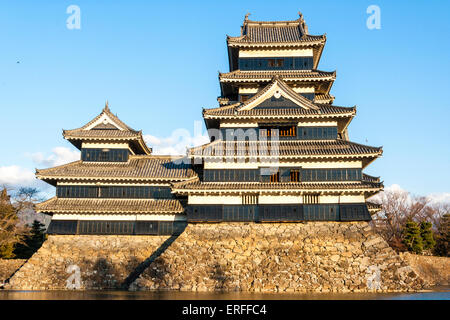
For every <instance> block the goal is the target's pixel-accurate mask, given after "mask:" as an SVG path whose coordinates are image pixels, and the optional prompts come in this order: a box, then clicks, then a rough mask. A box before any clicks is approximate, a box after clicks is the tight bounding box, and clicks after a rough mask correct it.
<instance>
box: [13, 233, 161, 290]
mask: <svg viewBox="0 0 450 320" xmlns="http://www.w3.org/2000/svg"><path fill="white" fill-rule="evenodd" d="M167 238H168V236H85V235H64V236H63V235H49V236H48V239H47V240H46V241H45V242H44V244H43V245H42V247H41V248H40V249H39V250H38V251H37V252H36V253H35V254H34V255H33V256H32V257H31V258H30V259H29V260H28V261H27V263H26V264H25V265H24V266H23V267H22V268H21V269H20V270H19V271H18V272H17V273H16V274H15V275H14V277H12V278H11V279H10V281H9V283H8V284H6V285H5V288H6V289H21V290H53V289H54V290H57V289H67V288H70V287H72V288H74V287H75V288H79V289H116V288H119V287H120V285H121V283H122V282H123V281H124V280H125V279H126V277H127V276H128V275H129V274H130V273H131V272H132V271H133V270H134V269H135V268H136V267H137V266H138V265H139V264H140V263H141V262H142V261H144V260H145V259H146V258H148V257H149V256H151V254H152V253H153V252H154V251H155V250H156V249H157V248H158V247H160V246H161V245H162V244H163V243H164V241H165V240H166V239H167ZM78 274H79V275H80V280H81V281H80V283H79V286H78V283H77V281H76V280H77V279H76V278H77V276H78Z"/></svg>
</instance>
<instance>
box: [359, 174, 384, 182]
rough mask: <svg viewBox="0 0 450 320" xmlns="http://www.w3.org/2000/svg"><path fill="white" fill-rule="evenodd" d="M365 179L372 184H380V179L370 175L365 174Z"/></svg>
mask: <svg viewBox="0 0 450 320" xmlns="http://www.w3.org/2000/svg"><path fill="white" fill-rule="evenodd" d="M363 179H364V180H366V181H371V182H380V177H373V176H369V175H368V174H365V173H363Z"/></svg>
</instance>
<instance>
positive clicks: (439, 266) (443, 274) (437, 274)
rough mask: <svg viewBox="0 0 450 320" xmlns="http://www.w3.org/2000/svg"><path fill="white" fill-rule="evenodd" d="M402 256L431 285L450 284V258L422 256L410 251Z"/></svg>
mask: <svg viewBox="0 0 450 320" xmlns="http://www.w3.org/2000/svg"><path fill="white" fill-rule="evenodd" d="M400 256H401V257H402V258H403V259H404V260H405V261H406V262H407V263H409V264H410V265H411V268H413V270H414V271H415V272H416V273H417V274H418V275H419V276H420V277H421V278H423V279H424V280H425V281H426V282H428V283H429V284H431V285H441V286H449V285H450V258H449V257H435V256H422V255H417V254H411V253H409V252H405V253H401V254H400Z"/></svg>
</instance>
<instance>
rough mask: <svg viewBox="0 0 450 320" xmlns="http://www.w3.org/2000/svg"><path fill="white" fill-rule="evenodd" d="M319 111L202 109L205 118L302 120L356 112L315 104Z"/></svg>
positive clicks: (347, 108)
mask: <svg viewBox="0 0 450 320" xmlns="http://www.w3.org/2000/svg"><path fill="white" fill-rule="evenodd" d="M316 105H317V106H318V107H319V110H314V109H305V108H290V109H284V108H274V109H251V110H242V111H237V109H238V108H239V105H236V104H235V105H230V106H224V107H219V108H212V109H204V111H203V116H204V117H205V118H289V119H291V118H303V117H318V116H349V115H354V114H355V112H356V108H355V107H350V108H349V107H339V106H332V105H329V104H317V103H316Z"/></svg>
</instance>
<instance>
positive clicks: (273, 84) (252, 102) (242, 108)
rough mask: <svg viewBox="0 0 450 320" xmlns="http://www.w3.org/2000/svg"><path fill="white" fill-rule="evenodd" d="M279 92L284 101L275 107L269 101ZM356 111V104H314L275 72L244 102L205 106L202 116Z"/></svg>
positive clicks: (293, 115) (289, 115) (284, 115)
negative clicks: (342, 105) (352, 105)
mask: <svg viewBox="0 0 450 320" xmlns="http://www.w3.org/2000/svg"><path fill="white" fill-rule="evenodd" d="M276 93H278V94H279V95H280V97H281V96H283V100H282V102H281V104H280V105H277V106H274V105H273V103H274V102H272V101H269V99H272V98H273V97H274V95H275V94H276ZM328 96H329V95H328ZM280 97H279V98H280ZM330 97H331V96H330ZM268 101H269V102H268ZM267 102H268V104H267V105H266V106H264V108H257V107H258V106H262V105H264V104H266V103H267ZM219 103H220V101H219ZM355 112H356V108H355V107H353V108H345V107H337V106H331V105H330V104H329V103H326V104H318V103H315V102H313V101H311V100H309V99H307V98H306V97H304V96H302V95H301V94H300V93H297V92H295V91H294V90H293V89H292V88H291V87H290V86H289V85H288V84H287V83H286V82H285V81H284V80H283V79H282V78H281V77H280V76H278V75H275V76H273V77H272V79H271V81H270V83H268V84H267V85H266V86H265V87H264V88H262V89H260V90H259V91H258V92H257V93H256V94H255V95H253V96H252V97H251V98H250V99H248V100H246V101H245V102H241V103H234V104H230V105H225V106H221V107H218V108H213V109H204V110H203V116H204V117H205V118H206V119H214V118H227V117H228V118H302V117H305V116H313V117H317V116H318V115H319V116H320V115H333V116H337V115H344V116H347V117H348V116H349V115H350V116H353V115H354V114H355Z"/></svg>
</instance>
